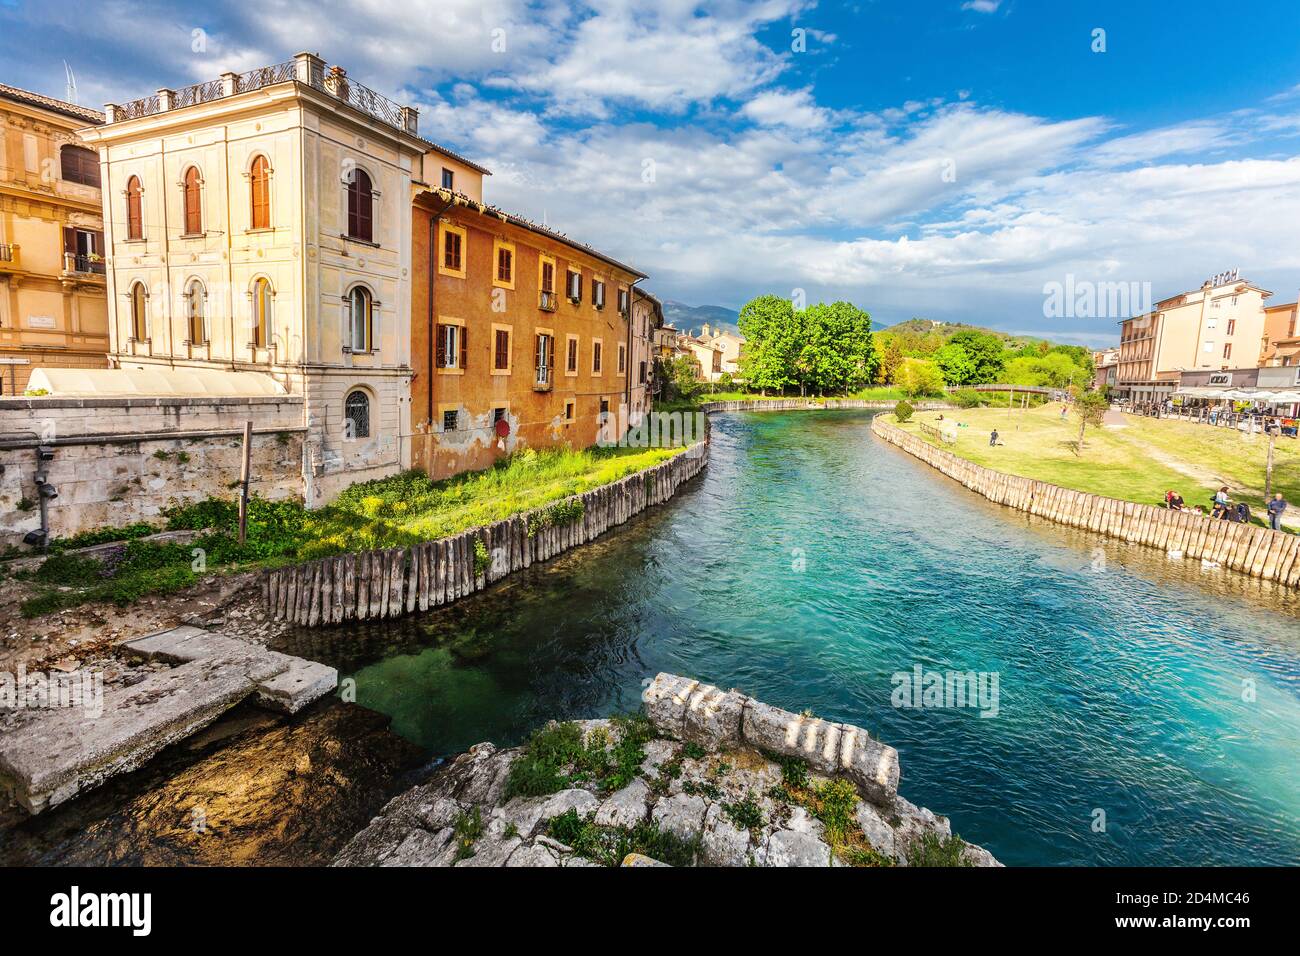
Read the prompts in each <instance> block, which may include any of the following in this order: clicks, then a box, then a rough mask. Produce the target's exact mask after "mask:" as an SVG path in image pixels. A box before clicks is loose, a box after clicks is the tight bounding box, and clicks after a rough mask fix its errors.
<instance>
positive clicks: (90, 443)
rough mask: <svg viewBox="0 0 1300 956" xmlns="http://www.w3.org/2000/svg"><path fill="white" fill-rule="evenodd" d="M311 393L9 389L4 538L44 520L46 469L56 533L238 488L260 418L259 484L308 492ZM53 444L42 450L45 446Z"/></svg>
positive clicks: (286, 492)
mask: <svg viewBox="0 0 1300 956" xmlns="http://www.w3.org/2000/svg"><path fill="white" fill-rule="evenodd" d="M302 402H303V400H302V398H301V397H299V396H281V397H276V398H259V399H251V398H225V399H192V398H186V399H159V398H147V399H146V398H131V399H127V398H104V399H89V398H88V399H55V398H13V399H0V423H3V424H0V432H2V433H3V434H0V466H3V467H2V468H0V546H5V545H14V544H17V543H19V542H20V541H21V540H22V538H23V536H24V535H25V534H26V533H27V532H29V531H33V530H36V529H38V528H39V527H40V509H39V507H37V501H38V500H39V499H38V492H37V489H36V474H37V471H38V469H39V470H41V471H43V472H44V473H45V474H46V476H47V477H46V480H47V481H48V482H49V483H50V484H51V485H53V486H54V488H55V490H56V491H57V493H58V497H57V498H54V499H51V500H50V501H49V524H50V535H51V537H67V536H70V535H73V534H76V533H77V532H79V531H87V530H90V529H93V528H102V527H122V526H124V525H128V524H132V523H134V522H140V521H143V522H151V523H155V522H160V520H161V515H162V511H163V510H164V509H165V508H167V507H169V506H171V505H174V504H189V503H192V502H195V501H201V500H203V499H205V498H208V497H218V498H231V497H232V496H233V495H234V494H235V492H234V485H235V484H236V483H237V481H238V479H239V473H240V466H241V462H242V456H243V448H242V445H243V437H242V435H243V428H244V422H245V421H249V420H251V421H252V422H253V449H252V476H253V479H252V482H251V490H252V493H253V494H257V495H261V496H262V497H264V498H270V499H279V498H286V497H299V496H300V495H301V487H302V479H301V473H302V461H303V435H304V428H303V426H302ZM40 448H45V449H48V452H47V453H48V455H49V456H50V457H49V460H48V461H45V462H42V461H41V460H40V457H39V453H38V449H40Z"/></svg>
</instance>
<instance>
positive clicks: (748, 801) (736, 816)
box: [722, 793, 764, 831]
mask: <svg viewBox="0 0 1300 956" xmlns="http://www.w3.org/2000/svg"><path fill="white" fill-rule="evenodd" d="M722 812H723V813H725V814H726V815H727V818H728V819H729V820H731V822H732V823H734V824H735V825H736V826H738V827H740V829H742V830H751V831H758V830H761V829H762V828H763V823H764V820H763V808H762V807H760V806H759V805H758V801H757V800H755V799H754V795H753V794H752V793H747V794H745V799H744V800H737V801H736V802H735V803H724V804H723V805H722Z"/></svg>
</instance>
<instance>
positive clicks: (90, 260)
mask: <svg viewBox="0 0 1300 956" xmlns="http://www.w3.org/2000/svg"><path fill="white" fill-rule="evenodd" d="M63 271H64V272H66V273H71V274H73V275H83V276H102V275H103V274H104V258H103V256H98V255H90V254H86V253H80V252H65V253H64V254H63Z"/></svg>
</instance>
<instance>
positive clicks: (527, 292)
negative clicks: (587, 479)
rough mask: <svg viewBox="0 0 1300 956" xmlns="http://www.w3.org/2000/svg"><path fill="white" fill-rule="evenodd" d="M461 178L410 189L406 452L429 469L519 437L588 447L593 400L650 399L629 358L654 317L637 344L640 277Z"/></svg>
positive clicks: (529, 444)
mask: <svg viewBox="0 0 1300 956" xmlns="http://www.w3.org/2000/svg"><path fill="white" fill-rule="evenodd" d="M425 178H426V179H430V180H433V181H437V177H434V176H432V175H431V174H427V173H426V177H425ZM460 178H463V174H462V176H461V177H460ZM443 181H445V180H443ZM467 185H469V186H470V188H468V189H465V188H462V187H461V186H460V185H459V184H455V185H453V186H452V188H443V187H441V186H432V185H428V186H425V185H420V186H417V187H415V190H414V196H413V199H412V271H413V273H414V275H413V289H412V296H411V350H412V367H413V369H414V375H413V378H412V381H411V404H410V420H411V427H410V434H411V461H412V464H413V465H415V466H416V467H419V468H421V469H423V470H425V471H426V472H427V473H428V474H429V475H430V476H431V477H433V478H444V477H448V476H450V475H453V474H456V473H458V472H462V471H467V470H478V469H482V468H487V467H490V466H491V465H492V464H493V463H494V462H495V461H496V460H497V459H499V458H501V457H503V456H505V455H507V454H510V453H512V452H514V451H518V450H522V449H524V448H545V447H550V446H562V445H569V446H572V447H574V448H585V447H588V446H590V445H592V444H594V443H595V442H596V440H597V437H598V430H599V427H600V425H599V422H600V419H599V416H600V413H601V412H603V411H607V412H609V413H610V414H611V415H615V416H617V415H619V414H620V410H621V409H623V408H627V409H628V412H625V413H624V414H635V413H636V412H637V411H643V410H645V407H646V404H647V403H648V401H649V398H648V396H647V394H646V393H647V390H646V389H644V388H641V389H637V388H634V385H635V384H636V383H635V382H634V378H635V375H634V371H633V369H634V366H633V357H634V356H640V355H642V354H648V348H649V345H648V336H649V335H651V334H653V330H652V329H647V332H646V336H647V342H646V343H644V344H642V343H639V342H637V343H634V342H633V340H632V338H631V337H630V336H631V333H632V326H631V325H630V324H629V321H628V319H629V313H630V306H631V302H632V293H633V289H634V286H635V283H637V282H639V281H640V280H642V279H644V278H645V276H644V275H643V274H642V273H640V272H638V271H637V270H635V269H633V268H632V267H631V266H627V265H624V264H623V263H621V262H618V261H617V260H615V259H612V258H610V257H608V256H606V255H603V254H602V253H599V252H597V251H596V250H594V249H591V248H590V247H587V246H584V245H582V244H581V243H577V242H574V241H573V240H570V239H567V238H565V237H563V236H561V235H559V234H558V233H555V232H553V231H551V230H549V229H547V228H545V227H543V226H539V225H537V224H535V223H532V222H529V221H528V220H526V219H523V218H521V217H518V216H514V215H511V214H509V213H506V212H503V211H501V210H499V209H496V208H495V207H492V206H487V205H484V204H483V203H482V202H481V201H479V200H478V199H477V198H476V197H477V196H481V195H482V191H481V190H482V181H481V177H480V178H478V179H477V181H476V182H474V183H472V184H467ZM629 406H630V407H629ZM638 406H640V407H639V408H638Z"/></svg>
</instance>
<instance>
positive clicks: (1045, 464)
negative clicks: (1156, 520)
mask: <svg viewBox="0 0 1300 956" xmlns="http://www.w3.org/2000/svg"><path fill="white" fill-rule="evenodd" d="M1060 411H1061V405H1060V404H1059V403H1056V402H1053V403H1050V404H1048V405H1044V406H1042V407H1041V408H1036V409H1029V410H1028V411H1024V412H1021V411H1012V412H1010V413H1008V411H1007V410H1006V409H1005V408H1002V409H999V408H973V409H963V410H961V411H950V412H944V413H939V412H918V413H917V414H916V415H915V416H914V417H913V418H912V420H911V421H910V422H906V423H903V424H902V426H901V427H903V428H905V429H906V430H908V431H910V432H912V433H913V434H915V435H917V436H918V437H920V438H922V439H923V440H925V441H928V442H930V443H931V444H936V445H940V444H941V443H940V442H938V441H936V440H935V439H934V438H933V437H930V436H927V435H924V434H922V433H921V430H920V428H919V427H918V426H919V425H921V424H926V425H935V426H937V425H938V418H939V415H940V414H943V415H944V418H945V420H947V421H956V422H958V423H959V424H960V426H962V427H959V428H958V429H957V436H958V437H957V443H956V444H955V445H951V446H949V445H941V447H945V448H948V449H949V450H951V451H953V452H955V453H956V454H958V455H961V456H962V457H963V458H966V459H968V460H970V461H973V462H975V463H976V464H979V465H984V466H985V467H988V468H995V469H997V470H998V471H1002V472H1006V473H1008V474H1012V475H1021V476H1023V477H1026V478H1034V479H1037V480H1039V481H1050V482H1051V483H1052V484H1056V485H1060V486H1062V487H1064V488H1071V489H1073V490H1075V491H1085V492H1089V493H1092V494H1098V495H1106V496H1107V497H1110V498H1119V499H1122V500H1125V501H1137V502H1142V503H1144V504H1161V503H1163V502H1164V497H1165V492H1166V491H1168V490H1170V489H1173V490H1175V491H1177V492H1178V493H1179V494H1181V495H1182V496H1183V499H1184V500H1185V501H1186V502H1187V504H1188V505H1198V504H1207V505H1208V503H1209V499H1210V497H1211V496H1212V495H1213V494H1214V492H1215V491H1216V490H1218V488H1219V487H1220V486H1222V485H1227V486H1228V487H1229V488H1230V489H1231V493H1232V497H1233V500H1234V501H1245V502H1246V503H1247V504H1248V505H1249V506H1250V509H1251V511H1252V512H1253V513H1254V515H1255V516H1256V517H1260V516H1262V514H1263V508H1264V466H1265V456H1266V454H1267V451H1268V440H1267V439H1266V438H1265V437H1264V436H1262V435H1255V436H1249V435H1243V434H1242V433H1240V432H1235V431H1232V430H1231V429H1226V428H1213V427H1210V426H1208V425H1197V424H1193V423H1191V422H1180V421H1170V420H1167V419H1154V418H1141V417H1138V416H1133V415H1125V416H1123V419H1122V424H1123V427H1112V426H1105V427H1103V428H1101V429H1089V430H1088V432H1087V435H1086V437H1085V440H1084V448H1083V449H1082V453H1081V454H1079V455H1076V454H1075V452H1074V447H1073V443H1074V442H1076V441H1077V440H1078V437H1079V420H1078V418H1077V417H1076V416H1074V415H1073V414H1071V415H1069V416H1068V417H1067V418H1065V419H1062V418H1061V414H1060ZM995 428H996V429H997V431H998V437H999V442H1000V444H999V445H998V446H997V447H996V448H994V447H990V446H989V433H990V432H991V431H992V430H993V429H995ZM1273 490H1275V491H1280V492H1282V493H1283V495H1285V496H1286V498H1287V500H1288V501H1290V502H1292V503H1293V505H1292V511H1291V514H1292V515H1293V516H1294V515H1295V513H1296V510H1298V509H1300V442H1297V441H1296V440H1294V439H1289V438H1279V439H1278V440H1277V443H1276V446H1275V453H1274V463H1273Z"/></svg>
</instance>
